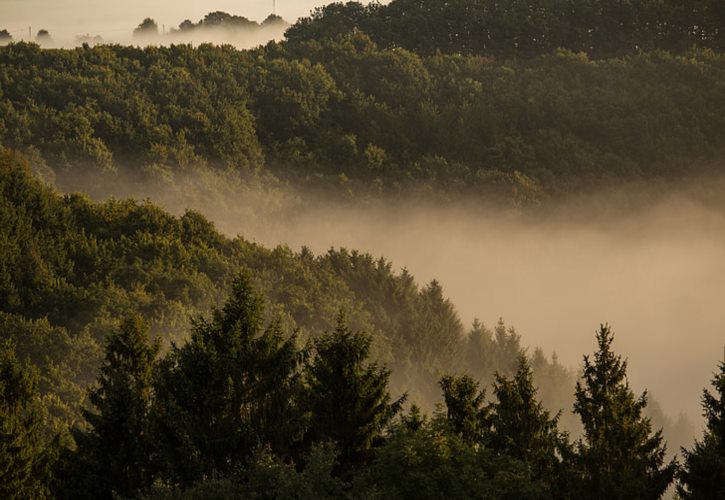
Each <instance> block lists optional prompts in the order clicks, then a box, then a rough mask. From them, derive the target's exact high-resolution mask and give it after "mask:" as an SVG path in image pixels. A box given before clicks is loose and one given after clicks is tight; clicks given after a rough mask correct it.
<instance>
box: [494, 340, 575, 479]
mask: <svg viewBox="0 0 725 500" xmlns="http://www.w3.org/2000/svg"><path fill="white" fill-rule="evenodd" d="M493 392H494V394H495V396H496V400H495V401H494V402H493V404H492V410H493V414H492V417H491V420H492V424H493V428H494V431H493V433H492V435H491V443H490V446H491V447H492V448H494V449H496V450H498V451H500V452H503V453H505V454H507V455H509V456H510V457H512V458H515V459H518V460H522V461H524V462H526V463H528V464H529V465H530V466H531V467H532V469H533V476H534V477H535V478H536V479H538V480H542V481H544V482H546V483H548V484H550V485H551V484H552V483H554V482H555V481H556V477H557V475H558V473H559V472H560V471H561V470H560V467H561V457H562V455H565V454H566V452H567V448H568V446H567V439H566V435H565V434H562V433H560V432H559V430H558V428H557V425H558V421H559V415H556V416H555V417H553V418H551V417H550V416H549V412H548V411H547V410H546V409H544V406H543V404H542V403H541V401H538V400H537V398H536V388H535V387H534V381H533V374H532V371H531V366H530V365H529V362H528V359H527V358H526V356H525V355H523V354H521V355H520V356H519V367H518V370H517V371H516V374H515V375H514V377H513V378H512V379H507V378H505V377H502V376H501V375H499V374H498V373H496V380H495V382H494V386H493Z"/></svg>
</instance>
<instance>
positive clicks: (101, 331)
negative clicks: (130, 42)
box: [0, 0, 725, 499]
mask: <svg viewBox="0 0 725 500" xmlns="http://www.w3.org/2000/svg"><path fill="white" fill-rule="evenodd" d="M723 5H725V4H723V2H722V1H719V0H696V1H692V2H683V1H680V0H661V1H649V0H631V1H627V2H620V1H615V0H582V1H577V2H575V3H574V4H573V3H572V2H569V1H563V0H547V1H528V2H522V1H520V0H503V1H496V2H493V1H489V0H452V1H445V2H443V1H439V0H392V1H391V2H389V3H387V4H385V5H382V4H379V3H370V4H368V5H365V6H364V5H362V4H360V3H356V2H348V3H335V4H331V5H328V6H326V7H323V8H320V9H318V10H316V11H314V12H313V13H312V14H311V15H310V17H308V18H303V19H300V20H299V21H298V22H297V23H295V24H294V25H292V26H290V27H289V29H288V30H287V32H286V38H285V40H283V41H280V42H270V43H267V44H266V45H263V46H259V47H257V48H255V49H252V50H237V49H235V48H234V47H232V46H230V45H213V44H202V45H199V46H196V47H195V46H192V45H191V44H189V45H171V46H168V47H162V46H148V47H145V48H142V47H135V46H123V45H95V46H91V45H88V44H83V45H82V46H81V47H78V48H75V49H44V48H42V47H41V46H39V45H37V44H31V43H10V42H11V40H10V39H9V38H8V36H9V35H10V34H9V33H7V32H4V31H0V44H1V45H4V44H5V43H8V45H6V46H2V47H0V497H2V498H18V499H20V498H23V499H24V498H69V499H71V498H73V499H78V498H80V499H83V498H94V499H96V498H101V499H105V498H109V499H110V498H145V499H196V498H229V499H233V498H285V499H287V498H290V499H313V498H314V499H318V498H360V499H363V498H365V499H371V498H372V499H374V498H386V499H387V498H401V499H404V498H431V499H434V498H494V499H495V498H501V499H503V498H532V499H533V498H537V499H540V498H570V499H580V498H581V499H583V498H598V499H604V498H645V499H650V498H660V497H661V496H662V495H664V494H665V492H666V491H668V489H669V491H673V490H675V489H676V490H677V492H678V494H679V495H680V496H681V497H682V498H725V458H724V457H725V427H723V423H724V422H725V363H722V364H720V365H719V366H718V367H717V372H716V373H715V375H714V379H713V380H712V385H713V388H712V389H710V388H708V389H706V390H705V391H704V393H703V397H702V408H703V414H704V416H705V425H706V428H705V431H704V433H703V434H702V436H701V437H699V438H698V439H697V440H696V441H695V442H694V443H689V442H688V443H686V444H685V448H683V449H681V450H678V448H679V446H678V445H680V444H683V443H680V442H679V441H678V442H676V444H674V445H673V443H672V442H670V443H669V444H668V443H667V442H666V440H667V439H668V437H669V436H674V435H677V436H678V438H679V437H681V436H682V435H683V434H688V432H686V431H683V430H682V428H683V427H686V424H684V423H682V421H680V422H678V423H673V422H672V421H671V420H670V419H668V418H667V417H665V416H664V415H663V414H662V412H661V410H659V406H658V404H657V403H656V401H654V400H652V399H650V397H649V394H648V393H647V392H646V391H645V392H643V393H638V392H636V391H635V390H633V389H632V388H631V387H630V384H629V380H628V378H627V370H628V365H627V360H626V359H623V358H622V357H621V356H620V355H618V354H617V353H616V350H615V348H614V344H613V342H614V333H613V331H612V329H611V328H610V327H609V326H608V325H607V324H602V325H600V327H599V329H598V330H597V332H596V347H595V350H594V353H593V354H590V355H585V356H584V357H583V362H582V364H581V365H580V367H579V368H580V370H579V371H578V372H574V371H573V370H572V369H570V368H568V367H565V366H562V365H561V364H560V363H559V362H558V360H557V357H556V356H555V355H552V356H551V357H549V356H547V355H546V354H545V353H544V351H543V349H541V348H536V349H528V348H526V347H525V343H524V341H523V340H522V338H521V336H520V335H519V333H518V332H517V331H516V329H514V328H513V327H511V326H507V324H506V323H505V322H504V320H503V319H499V320H498V322H496V323H494V324H493V325H492V326H487V325H485V324H484V323H482V322H480V321H479V320H475V321H474V322H473V323H472V324H471V325H470V326H469V325H464V324H463V323H462V321H461V319H460V317H459V315H458V312H457V311H456V308H455V306H454V304H452V303H451V301H450V300H449V299H448V298H447V297H446V295H445V293H444V289H443V286H442V285H441V284H440V283H439V282H438V281H435V280H433V281H431V282H429V283H420V282H418V281H416V279H415V277H414V276H413V275H412V274H411V273H410V272H408V271H407V270H406V269H402V270H397V269H394V268H393V265H392V264H391V263H390V262H389V261H388V260H386V259H385V258H384V257H376V256H373V255H370V254H367V253H363V252H359V251H357V250H355V249H345V248H339V249H336V248H331V249H330V250H329V251H327V252H323V253H319V254H315V253H313V252H312V251H311V250H310V249H309V248H307V247H302V248H301V249H300V250H299V251H296V250H292V249H290V248H289V247H287V246H283V245H280V246H276V247H274V248H268V247H266V246H264V245H261V244H258V243H255V242H253V241H252V240H251V238H249V239H248V238H245V235H237V236H229V235H225V234H222V233H221V232H220V231H219V230H218V228H217V227H216V226H215V224H214V223H213V222H211V221H210V220H209V219H208V218H207V217H205V216H204V215H202V214H201V213H199V212H196V211H193V210H185V211H183V212H179V213H178V215H173V214H172V213H170V212H168V211H166V210H165V209H164V208H162V207H161V206H160V205H158V204H157V202H156V201H155V200H153V199H146V200H144V201H138V200H136V199H133V198H125V197H123V196H121V197H118V196H116V195H118V194H119V193H122V194H124V193H128V192H132V191H133V189H134V186H154V187H158V186H160V187H161V189H164V188H166V189H168V191H169V192H170V193H171V194H170V195H169V197H173V196H174V193H175V192H176V191H175V189H176V188H178V185H179V183H180V182H181V179H186V180H185V181H184V182H192V183H193V182H196V181H199V182H201V181H202V180H203V179H206V178H205V177H204V175H205V173H209V172H211V173H212V175H215V176H218V177H214V179H215V181H214V182H216V183H218V184H226V185H227V186H226V187H227V189H228V190H231V191H233V192H234V193H233V196H234V197H236V198H240V199H241V198H249V200H246V201H247V202H248V203H249V204H250V205H255V204H269V205H275V204H278V203H279V200H277V199H276V198H275V196H277V195H278V193H282V192H285V193H286V192H293V193H303V195H301V197H302V198H304V200H303V201H302V202H301V203H305V201H306V200H312V201H314V202H316V203H317V202H319V203H320V204H322V203H323V202H325V201H327V200H332V201H339V200H341V199H342V200H369V199H371V198H372V199H386V200H388V199H394V200H400V199H402V198H405V197H411V198H414V199H421V198H423V199H426V200H427V201H430V202H432V203H431V204H433V205H434V204H435V203H440V202H442V201H455V202H456V203H460V204H461V206H464V207H465V206H472V207H475V208H476V209H477V210H484V211H486V210H490V209H492V208H495V209H496V210H491V212H492V213H494V214H501V213H504V212H505V213H511V212H514V213H521V212H526V213H533V214H539V215H540V216H541V217H545V214H546V213H547V212H546V211H545V210H541V209H542V208H546V207H552V208H556V206H557V203H558V202H559V201H561V200H562V199H564V198H567V197H582V198H585V197H587V196H589V195H590V194H592V193H600V194H601V193H603V192H604V193H608V192H609V191H607V190H608V189H610V188H614V189H613V190H616V189H620V188H625V187H629V188H631V187H632V186H634V188H635V190H636V189H639V188H640V187H646V188H654V189H656V188H658V187H660V186H675V187H679V186H689V185H691V184H692V183H695V184H696V185H698V186H701V187H702V189H703V192H702V193H698V195H701V196H702V198H701V199H698V201H703V200H704V198H706V197H710V199H711V200H713V199H714V200H715V201H716V202H717V204H718V207H722V191H721V189H720V187H721V186H722V181H723V178H724V177H723V175H722V174H723V167H725V164H724V163H723V162H724V161H725V160H724V158H725V156H724V155H723V153H725V133H723V132H724V131H725V56H723V53H722V52H721V51H722V50H723V48H724V47H723V43H724V40H723V36H724V35H723V32H722V27H723V26H725V9H724V7H723ZM284 27H285V26H284V25H283V23H282V21H281V19H280V18H277V17H274V16H271V17H270V18H268V19H267V21H265V23H263V24H262V25H258V24H257V23H252V22H250V21H249V20H248V19H246V18H243V17H240V16H231V15H229V14H226V13H223V12H213V13H210V14H209V15H207V16H206V17H205V18H203V19H202V20H200V21H199V22H198V23H194V22H191V21H185V22H184V23H182V24H181V25H180V26H179V30H175V31H174V33H172V34H170V35H166V34H164V36H165V37H169V39H171V38H173V37H174V36H179V37H180V36H182V35H189V36H191V35H192V34H194V33H200V32H203V31H205V30H216V31H219V30H221V31H239V30H240V29H242V28H243V29H247V28H249V29H251V30H253V31H257V32H260V31H262V30H264V29H266V28H275V29H283V28H284ZM157 32H158V26H157V25H156V23H155V21H153V20H152V19H146V20H144V21H143V22H142V23H141V24H140V25H139V27H138V28H137V31H136V36H137V37H138V38H139V39H140V38H143V37H144V36H152V35H153V36H155V35H156V34H157ZM189 179H191V181H189ZM714 181H718V182H714ZM698 182H699V184H697V183H698ZM207 187H209V188H213V183H212V184H210V186H207ZM285 190H288V191H285ZM78 191H81V192H78ZM84 192H85V194H84ZM225 196H226V195H225ZM646 197H647V196H646V194H645V195H643V198H644V199H645V201H644V202H646ZM620 200H621V198H616V199H614V201H612V202H611V203H613V204H615V203H619V201H620ZM310 203H311V201H310ZM466 203H470V205H466ZM330 206H333V205H332V204H331V205H330ZM240 213H242V214H244V215H239V214H240ZM542 214H543V215H542ZM233 216H241V217H245V216H248V217H249V218H253V217H254V216H255V214H254V210H253V209H251V210H250V211H249V212H248V213H246V212H234V214H233ZM495 236H496V235H492V237H495ZM430 237H431V238H435V237H437V235H434V234H432V235H430ZM483 257H484V258H485V257H486V256H483ZM480 286H490V287H495V286H496V283H495V282H494V281H492V282H491V283H481V284H480ZM513 319H515V318H513ZM602 319H605V318H592V324H593V325H596V324H598V323H599V321H601V320H602ZM543 347H544V348H546V346H543ZM704 382H705V381H703V383H704ZM678 426H679V429H678ZM678 432H679V434H678ZM689 437H690V436H688V439H689ZM677 452H680V454H681V457H682V458H681V460H680V461H679V462H678V460H677V458H675V457H674V456H673V455H674V453H677Z"/></svg>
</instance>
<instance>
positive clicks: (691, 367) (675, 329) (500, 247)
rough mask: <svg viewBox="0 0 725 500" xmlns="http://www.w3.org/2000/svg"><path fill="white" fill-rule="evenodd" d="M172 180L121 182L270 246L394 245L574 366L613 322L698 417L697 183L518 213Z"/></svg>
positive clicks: (666, 389) (721, 339) (634, 366)
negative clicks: (165, 183) (693, 189)
mask: <svg viewBox="0 0 725 500" xmlns="http://www.w3.org/2000/svg"><path fill="white" fill-rule="evenodd" d="M169 186H173V187H167V188H166V189H161V190H160V189H156V188H154V187H153V186H141V185H135V186H123V187H121V186H117V189H116V190H115V191H114V194H115V195H116V196H128V195H134V196H136V197H140V198H144V197H149V198H150V199H151V200H152V201H154V202H155V203H159V204H161V205H162V206H164V207H165V208H166V209H168V210H170V211H172V212H175V213H181V212H183V210H184V209H185V208H187V207H188V208H192V209H195V210H198V211H200V212H202V213H204V214H205V215H206V216H208V217H209V218H210V219H212V220H214V221H215V223H216V224H217V226H218V227H219V228H220V229H221V230H222V231H224V232H225V233H227V234H229V235H230V236H234V235H236V234H241V235H243V236H244V237H245V238H246V239H250V240H256V241H258V242H260V243H263V244H265V245H268V246H275V245H277V244H280V243H282V244H287V245H289V246H290V247H291V248H293V249H299V248H300V247H301V246H303V245H304V246H307V247H309V248H311V249H312V250H313V251H315V252H317V253H319V252H325V251H326V250H327V249H328V248H330V247H347V248H350V249H358V250H361V251H366V252H370V253H372V254H374V255H376V256H377V255H382V256H385V257H386V258H387V259H388V260H390V261H392V263H393V266H394V267H395V268H398V269H400V268H403V267H406V268H407V269H408V270H410V271H411V272H412V273H413V275H414V276H415V277H416V278H417V279H418V281H419V283H424V282H426V281H429V280H432V279H437V280H439V281H440V282H441V284H442V285H443V288H444V292H445V293H446V294H447V295H448V296H449V297H450V299H451V300H452V302H453V303H454V304H455V305H456V307H457V309H458V311H459V313H460V315H461V317H462V319H463V320H464V322H467V323H469V324H470V322H472V321H473V319H474V318H480V319H481V320H482V321H484V322H485V323H486V324H488V325H493V324H494V323H495V321H496V320H497V319H498V317H499V316H502V317H503V318H504V319H505V320H506V322H507V323H508V324H511V325H514V326H515V327H516V328H517V330H518V331H519V333H520V334H522V337H523V343H524V344H525V345H529V346H531V347H532V348H533V347H535V346H541V347H542V348H543V349H544V350H545V352H547V353H548V354H551V353H552V352H556V353H557V354H558V356H559V359H560V361H561V362H562V363H564V364H566V365H569V366H572V367H578V366H579V365H580V364H581V360H582V355H583V354H586V353H591V352H593V350H594V348H595V338H594V332H595V330H596V329H597V327H598V326H599V324H600V323H603V322H607V323H609V324H611V325H612V326H613V328H614V331H615V335H616V337H615V349H616V350H617V351H618V352H619V353H621V354H622V355H624V356H625V357H626V358H628V359H629V375H630V382H631V384H632V386H633V388H634V389H635V390H637V391H641V390H643V389H644V388H647V389H649V391H650V392H651V394H652V395H653V397H655V398H656V399H657V400H658V401H659V402H661V404H662V407H663V410H664V411H665V413H666V414H668V415H670V416H672V417H676V416H677V415H678V414H679V413H680V412H685V413H686V414H687V415H688V416H689V417H690V418H691V419H692V420H694V421H696V422H700V421H701V420H700V416H699V415H700V406H699V402H700V395H701V392H702V388H703V387H705V386H706V385H708V386H709V381H710V379H711V377H712V373H713V372H714V370H715V368H716V365H717V362H718V361H719V360H721V359H722V356H723V345H724V344H725V314H723V311H724V308H723V298H725V211H721V210H719V209H713V208H706V207H705V205H703V204H700V203H695V202H693V201H691V199H690V197H689V195H681V194H677V195H675V194H670V195H666V196H664V195H658V196H657V197H652V196H650V197H649V198H647V200H648V201H647V202H646V203H629V204H627V206H629V207H631V208H632V209H631V210H623V209H621V206H622V205H623V203H624V199H625V198H628V197H632V196H644V193H638V192H637V191H636V190H635V191H633V192H628V193H626V194H622V193H619V194H617V195H616V196H615V195H614V194H613V193H608V194H606V195H602V196H601V197H597V198H596V199H588V200H587V201H585V202H582V201H581V200H580V201H577V202H570V203H563V204H560V205H559V206H557V207H556V209H555V210H547V214H543V215H542V214H533V215H532V214H528V215H511V214H510V213H507V212H505V211H500V212H499V211H492V210H482V209H480V207H479V208H475V207H472V206H470V205H467V206H464V205H462V204H461V205H459V206H457V205H455V204H449V205H447V206H435V205H432V204H425V203H421V202H407V203H406V202H402V201H400V200H396V201H391V202H383V201H379V202H370V201H367V202H365V203H361V204H360V205H359V206H358V205H357V204H356V203H354V202H349V203H347V204H340V203H332V202H326V201H324V200H322V199H320V197H319V196H318V197H315V198H312V197H309V196H305V195H303V194H300V193H290V192H289V191H285V190H284V189H282V188H278V189H275V188H271V189H270V188H264V189H262V188H258V187H256V188H255V187H250V186H248V185H247V186H243V185H241V184H235V183H234V182H231V181H230V180H229V179H227V178H225V177H224V176H223V175H221V176H220V175H217V174H211V173H207V174H206V176H205V177H204V178H202V179H199V178H193V177H191V178H185V179H184V178H181V177H178V178H177V179H176V180H175V182H174V183H172V184H170V185H169ZM66 189H69V186H66ZM75 189H78V187H77V186H76V187H75ZM81 190H83V189H81ZM682 192H686V190H682ZM615 205H616V207H615ZM617 207H620V208H617ZM605 212H607V215H604V213H605ZM609 212H611V213H609Z"/></svg>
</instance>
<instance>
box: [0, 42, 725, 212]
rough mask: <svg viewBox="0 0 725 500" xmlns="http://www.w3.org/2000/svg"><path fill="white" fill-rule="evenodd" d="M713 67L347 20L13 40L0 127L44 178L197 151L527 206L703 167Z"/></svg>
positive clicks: (106, 176) (356, 190)
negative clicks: (193, 37) (350, 24)
mask: <svg viewBox="0 0 725 500" xmlns="http://www.w3.org/2000/svg"><path fill="white" fill-rule="evenodd" d="M724 68H725V63H724V62H723V57H722V56H721V55H720V54H719V53H717V52H711V51H707V50H694V51H692V52H687V53H684V54H683V55H673V54H669V53H665V52H646V53H639V54H635V55H627V56H622V57H621V58H616V59H589V58H588V57H587V56H586V55H585V54H576V53H572V52H567V51H559V52H556V53H549V54H545V55H541V56H537V57H535V58H531V59H505V60H494V59H492V58H489V57H482V56H479V55H443V54H435V55H431V56H426V55H420V54H417V53H415V52H410V51H408V50H405V49H399V48H396V49H380V48H379V47H377V46H376V45H375V44H374V43H373V42H372V41H371V40H370V38H369V37H368V36H367V35H364V34H359V33H358V34H353V35H350V36H347V37H343V38H340V39H335V40H328V41H309V42H303V43H299V44H289V43H281V44H277V43H272V44H269V45H267V46H266V47H263V48H260V49H258V50H254V51H238V50H235V49H233V48H231V47H215V46H210V45H205V46H201V47H199V48H192V47H189V46H173V47H169V48H162V47H149V48H146V49H139V48H132V47H122V46H99V47H93V48H91V47H85V48H78V49H75V50H42V49H40V48H39V47H37V46H35V45H26V44H15V45H11V46H9V47H5V48H2V49H0V69H1V70H0V89H1V91H0V92H1V94H0V140H1V141H2V143H3V144H4V145H5V146H6V147H11V148H13V149H16V150H21V151H25V152H26V154H27V155H28V156H29V157H30V158H31V159H33V162H34V163H35V164H37V165H38V169H39V170H42V171H45V172H49V169H50V170H52V172H55V173H57V175H55V179H56V181H57V182H58V183H59V184H60V186H61V187H63V185H64V183H65V185H66V186H69V185H70V186H73V179H76V180H77V179H83V180H87V179H88V178H89V177H93V176H95V177H96V178H99V180H98V181H97V182H90V183H87V184H94V185H104V184H113V182H114V179H128V178H129V177H130V178H131V179H136V181H140V182H144V180H148V179H149V178H163V177H165V176H166V177H168V176H170V175H173V174H174V173H178V172H180V171H189V170H193V169H194V168H199V167H200V166H203V165H206V166H207V167H210V168H214V169H221V170H233V171H236V172H240V173H241V174H242V175H246V176H257V177H262V178H265V179H268V180H269V179H272V181H271V182H273V183H274V182H282V183H283V184H292V185H294V186H296V187H307V188H310V189H313V190H315V191H316V192H319V193H320V195H321V196H327V195H333V196H340V194H341V193H352V195H353V196H360V195H369V194H373V195H375V196H380V195H383V196H384V195H400V194H410V193H433V194H435V196H436V197H438V198H442V199H446V198H461V197H464V198H469V199H474V200H477V201H480V202H488V203H490V204H496V205H500V206H514V207H526V206H531V205H534V206H537V205H539V204H541V203H546V202H547V200H551V199H556V198H558V197H559V196H560V195H561V194H567V193H568V194H571V193H584V192H590V191H592V190H593V189H596V188H602V187H610V186H621V185H625V184H628V183H632V182H641V183H643V184H652V185H656V184H657V183H658V182H667V181H669V182H675V183H677V182H681V181H683V180H688V179H693V178H697V177H698V176H703V175H711V174H713V172H715V173H717V172H719V171H720V170H721V168H722V164H721V162H722V151H723V148H725V142H723V141H724V139H723V134H722V133H720V132H721V131H722V130H723V129H724V128H725V123H723V120H725V118H723V117H725V97H724V96H725V92H723V81H725V78H724V77H723V72H724ZM121 174H123V175H121ZM117 182H118V181H117ZM77 184H78V183H76V185H77ZM107 194H108V193H106V195H107Z"/></svg>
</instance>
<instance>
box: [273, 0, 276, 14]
mask: <svg viewBox="0 0 725 500" xmlns="http://www.w3.org/2000/svg"><path fill="white" fill-rule="evenodd" d="M272 14H274V15H275V16H276V15H277V0H272Z"/></svg>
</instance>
